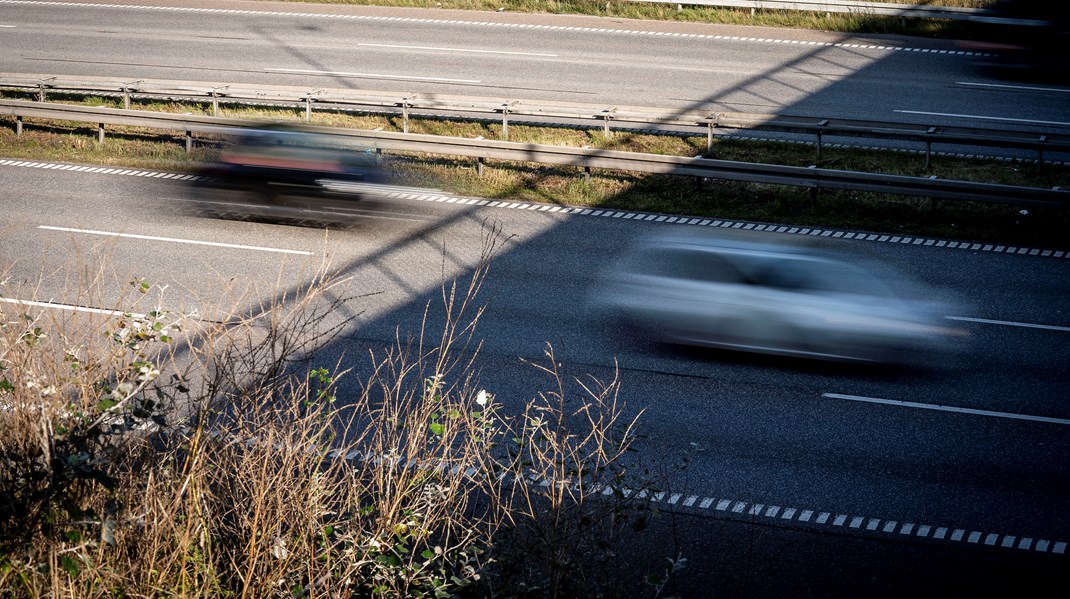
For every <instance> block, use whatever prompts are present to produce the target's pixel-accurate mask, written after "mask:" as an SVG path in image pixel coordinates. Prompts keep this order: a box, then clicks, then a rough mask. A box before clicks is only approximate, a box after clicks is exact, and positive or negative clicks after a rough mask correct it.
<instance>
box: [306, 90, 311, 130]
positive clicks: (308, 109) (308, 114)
mask: <svg viewBox="0 0 1070 599" xmlns="http://www.w3.org/2000/svg"><path fill="white" fill-rule="evenodd" d="M311 120H312V94H310V93H309V94H305V122H306V123H307V122H308V121H311Z"/></svg>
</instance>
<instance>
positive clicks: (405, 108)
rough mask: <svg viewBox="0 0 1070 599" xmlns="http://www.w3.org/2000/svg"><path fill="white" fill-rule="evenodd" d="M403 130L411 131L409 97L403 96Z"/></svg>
mask: <svg viewBox="0 0 1070 599" xmlns="http://www.w3.org/2000/svg"><path fill="white" fill-rule="evenodd" d="M401 131H402V132H404V133H408V132H409V99H408V98H402V100H401ZM482 172H483V171H482V170H481V171H480V174H482Z"/></svg>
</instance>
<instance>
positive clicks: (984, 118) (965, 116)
mask: <svg viewBox="0 0 1070 599" xmlns="http://www.w3.org/2000/svg"><path fill="white" fill-rule="evenodd" d="M892 112H899V113H902V114H920V115H924V116H946V117H951V118H957V119H977V120H981V121H1002V122H1006V123H1029V124H1031V125H1058V126H1060V127H1070V123H1067V122H1063V121H1036V120H1033V119H1012V118H1007V117H1001V116H983V115H979V114H953V113H949V112H923V111H920V110H893V111H892Z"/></svg>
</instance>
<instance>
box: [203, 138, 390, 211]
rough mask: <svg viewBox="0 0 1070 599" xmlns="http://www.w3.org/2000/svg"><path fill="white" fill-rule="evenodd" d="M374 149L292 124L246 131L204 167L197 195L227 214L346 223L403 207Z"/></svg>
mask: <svg viewBox="0 0 1070 599" xmlns="http://www.w3.org/2000/svg"><path fill="white" fill-rule="evenodd" d="M377 158H378V157H377V156H376V155H375V154H374V153H372V152H371V150H370V149H360V148H354V147H351V146H346V145H342V142H341V141H340V140H339V139H338V138H336V137H333V136H329V135H324V134H321V133H317V132H315V131H313V130H310V129H307V128H304V127H301V126H297V125H289V124H265V125H263V126H261V127H257V128H253V129H244V130H241V131H240V132H239V133H237V134H236V135H235V136H234V139H233V140H232V143H231V144H230V145H229V146H228V147H227V148H226V149H224V150H223V151H222V152H221V153H220V155H219V157H218V158H217V159H216V160H214V161H213V162H211V163H209V164H207V165H205V166H204V167H203V168H202V169H201V171H200V172H199V174H200V175H202V178H201V179H200V180H199V181H198V182H196V183H195V184H194V189H195V194H196V197H195V198H194V201H195V203H196V206H197V208H198V210H199V211H200V212H201V213H207V214H210V215H215V216H224V217H237V218H246V217H261V218H269V219H279V220H305V221H307V220H313V221H317V222H339V221H346V220H349V219H351V218H353V217H357V216H360V215H368V214H375V215H382V214H389V213H390V212H391V211H392V210H396V209H397V208H396V204H395V203H392V202H389V201H387V199H386V195H387V194H386V193H384V192H386V191H389V189H387V188H386V187H385V185H386V183H387V178H386V176H385V174H384V171H383V169H382V168H381V167H380V166H379V164H378V160H377Z"/></svg>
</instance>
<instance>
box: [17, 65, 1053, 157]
mask: <svg viewBox="0 0 1070 599" xmlns="http://www.w3.org/2000/svg"><path fill="white" fill-rule="evenodd" d="M0 88H7V89H17V90H22V91H27V92H32V93H36V94H37V96H38V100H40V101H44V100H45V99H46V97H47V94H48V93H50V92H74V93H100V94H111V95H119V96H122V97H123V98H124V99H125V106H126V107H127V108H129V107H130V99H131V98H132V97H155V98H160V97H166V98H183V99H192V100H194V101H202V102H210V103H212V105H213V107H214V111H213V112H214V114H216V115H218V114H219V104H220V102H224V103H238V104H240V103H252V104H273V103H275V104H278V103H283V104H287V105H294V106H301V107H303V108H304V109H305V116H306V119H308V118H311V114H312V110H313V106H321V107H339V106H341V107H357V108H363V109H369V110H391V111H400V112H401V114H402V118H403V130H404V131H406V132H407V131H408V125H409V114H410V111H413V110H422V111H434V112H439V113H441V112H444V113H450V114H456V113H469V114H470V113H476V114H494V115H500V118H501V122H502V138H503V139H504V140H508V138H509V119H510V118H511V117H516V116H524V117H526V118H566V119H577V120H589V121H595V122H601V125H602V127H603V130H604V132H605V133H606V134H607V135H608V134H610V132H611V130H612V129H611V127H612V125H613V124H614V123H630V124H646V125H670V126H679V127H688V128H695V129H699V130H700V131H703V132H704V133H705V134H706V145H707V151H709V150H711V149H712V146H713V139H714V136H715V135H716V134H718V133H721V132H724V131H732V130H756V131H771V132H784V133H796V134H804V135H813V136H814V138H815V141H816V146H817V153H818V156H820V155H821V148H822V141H823V140H824V139H825V138H826V137H828V136H839V137H853V138H863V139H870V140H895V141H909V142H915V143H920V144H924V146H925V150H926V152H925V156H926V165H928V164H929V162H930V160H931V157H932V150H933V145H934V144H946V145H967V146H980V147H995V148H1009V149H1017V150H1027V151H1031V152H1035V153H1036V156H1037V160H1038V162H1040V163H1043V162H1044V155H1045V153H1046V152H1068V151H1070V133H1058V132H1047V133H1034V132H1028V131H1013V130H1004V129H986V128H968V127H948V126H937V125H932V124H927V123H892V122H881V121H868V120H859V119H836V118H819V117H808V116H795V115H775V114H773V115H770V114H751V113H734V112H710V111H695V110H682V111H674V110H671V109H666V108H653V107H644V106H624V105H616V106H606V105H598V104H581V103H572V102H543V101H535V100H514V99H507V98H488V97H477V96H454V95H443V94H410V95H399V94H397V93H394V92H381V91H366V90H353V89H339V88H307V87H295V86H282V85H239V84H226V83H214V82H203V81H171V80H164V79H137V80H118V79H115V78H109V77H63V76H55V75H41V74H14V73H0Z"/></svg>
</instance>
